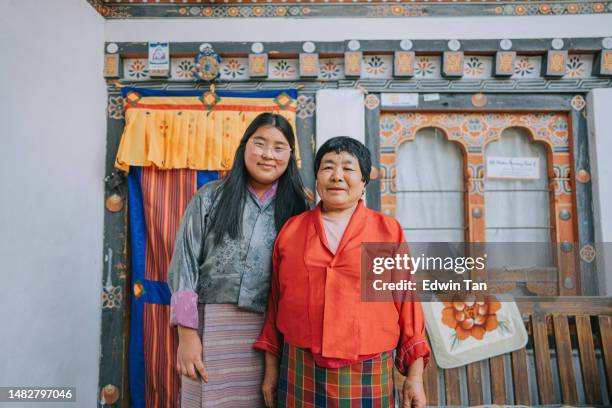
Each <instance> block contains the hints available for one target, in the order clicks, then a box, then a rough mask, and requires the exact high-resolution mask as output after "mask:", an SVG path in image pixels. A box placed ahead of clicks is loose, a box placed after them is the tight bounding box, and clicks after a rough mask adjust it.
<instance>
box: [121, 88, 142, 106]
mask: <svg viewBox="0 0 612 408" xmlns="http://www.w3.org/2000/svg"><path fill="white" fill-rule="evenodd" d="M141 98H142V97H141V96H140V94H139V93H138V92H136V91H132V92H130V93H128V94H127V95H126V96H125V100H126V102H127V103H128V104H129V105H136V104H137V103H138V101H140V99H141Z"/></svg>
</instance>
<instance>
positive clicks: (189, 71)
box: [176, 59, 194, 79]
mask: <svg viewBox="0 0 612 408" xmlns="http://www.w3.org/2000/svg"><path fill="white" fill-rule="evenodd" d="M193 70H194V65H193V61H192V60H190V59H182V60H181V61H179V63H178V64H177V66H176V76H177V77H178V78H181V79H191V78H193Z"/></svg>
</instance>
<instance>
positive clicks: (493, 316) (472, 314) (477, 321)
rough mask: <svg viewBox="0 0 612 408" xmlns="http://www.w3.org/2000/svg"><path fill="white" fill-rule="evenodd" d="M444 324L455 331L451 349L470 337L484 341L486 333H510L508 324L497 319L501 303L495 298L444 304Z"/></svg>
mask: <svg viewBox="0 0 612 408" xmlns="http://www.w3.org/2000/svg"><path fill="white" fill-rule="evenodd" d="M443 303H444V309H443V310H442V316H441V319H442V323H443V324H444V325H445V326H448V327H450V328H451V329H454V330H455V332H454V333H453V334H452V335H451V336H452V337H451V349H452V348H453V347H454V346H456V345H457V344H458V343H459V342H460V341H462V340H466V339H468V338H470V337H473V338H475V339H476V340H482V339H483V338H484V336H485V333H487V332H490V331H493V330H497V329H498V328H499V329H500V330H502V331H508V332H509V331H510V330H509V327H508V326H507V324H506V322H504V321H500V320H498V318H497V311H498V310H499V309H501V303H500V302H499V301H498V300H497V299H496V298H495V297H493V296H488V297H486V298H485V300H477V299H473V298H472V299H468V300H465V301H459V300H458V301H453V302H443Z"/></svg>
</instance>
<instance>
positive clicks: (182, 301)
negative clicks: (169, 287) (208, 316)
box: [170, 290, 198, 330]
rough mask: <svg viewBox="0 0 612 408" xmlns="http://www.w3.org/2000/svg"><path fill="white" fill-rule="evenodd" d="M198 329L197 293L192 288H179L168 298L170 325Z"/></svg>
mask: <svg viewBox="0 0 612 408" xmlns="http://www.w3.org/2000/svg"><path fill="white" fill-rule="evenodd" d="M178 325H181V326H184V327H190V328H192V329H196V330H197V329H198V295H197V293H195V292H194V291H192V290H179V291H176V292H174V293H173V294H172V297H171V298H170V326H171V327H172V326H178Z"/></svg>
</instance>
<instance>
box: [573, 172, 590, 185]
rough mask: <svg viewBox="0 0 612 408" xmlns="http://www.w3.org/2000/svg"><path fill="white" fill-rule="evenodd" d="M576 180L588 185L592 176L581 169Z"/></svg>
mask: <svg viewBox="0 0 612 408" xmlns="http://www.w3.org/2000/svg"><path fill="white" fill-rule="evenodd" d="M576 180H578V182H580V183H588V182H589V181H591V174H590V173H589V172H588V171H586V170H585V169H580V170H578V173H576Z"/></svg>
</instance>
